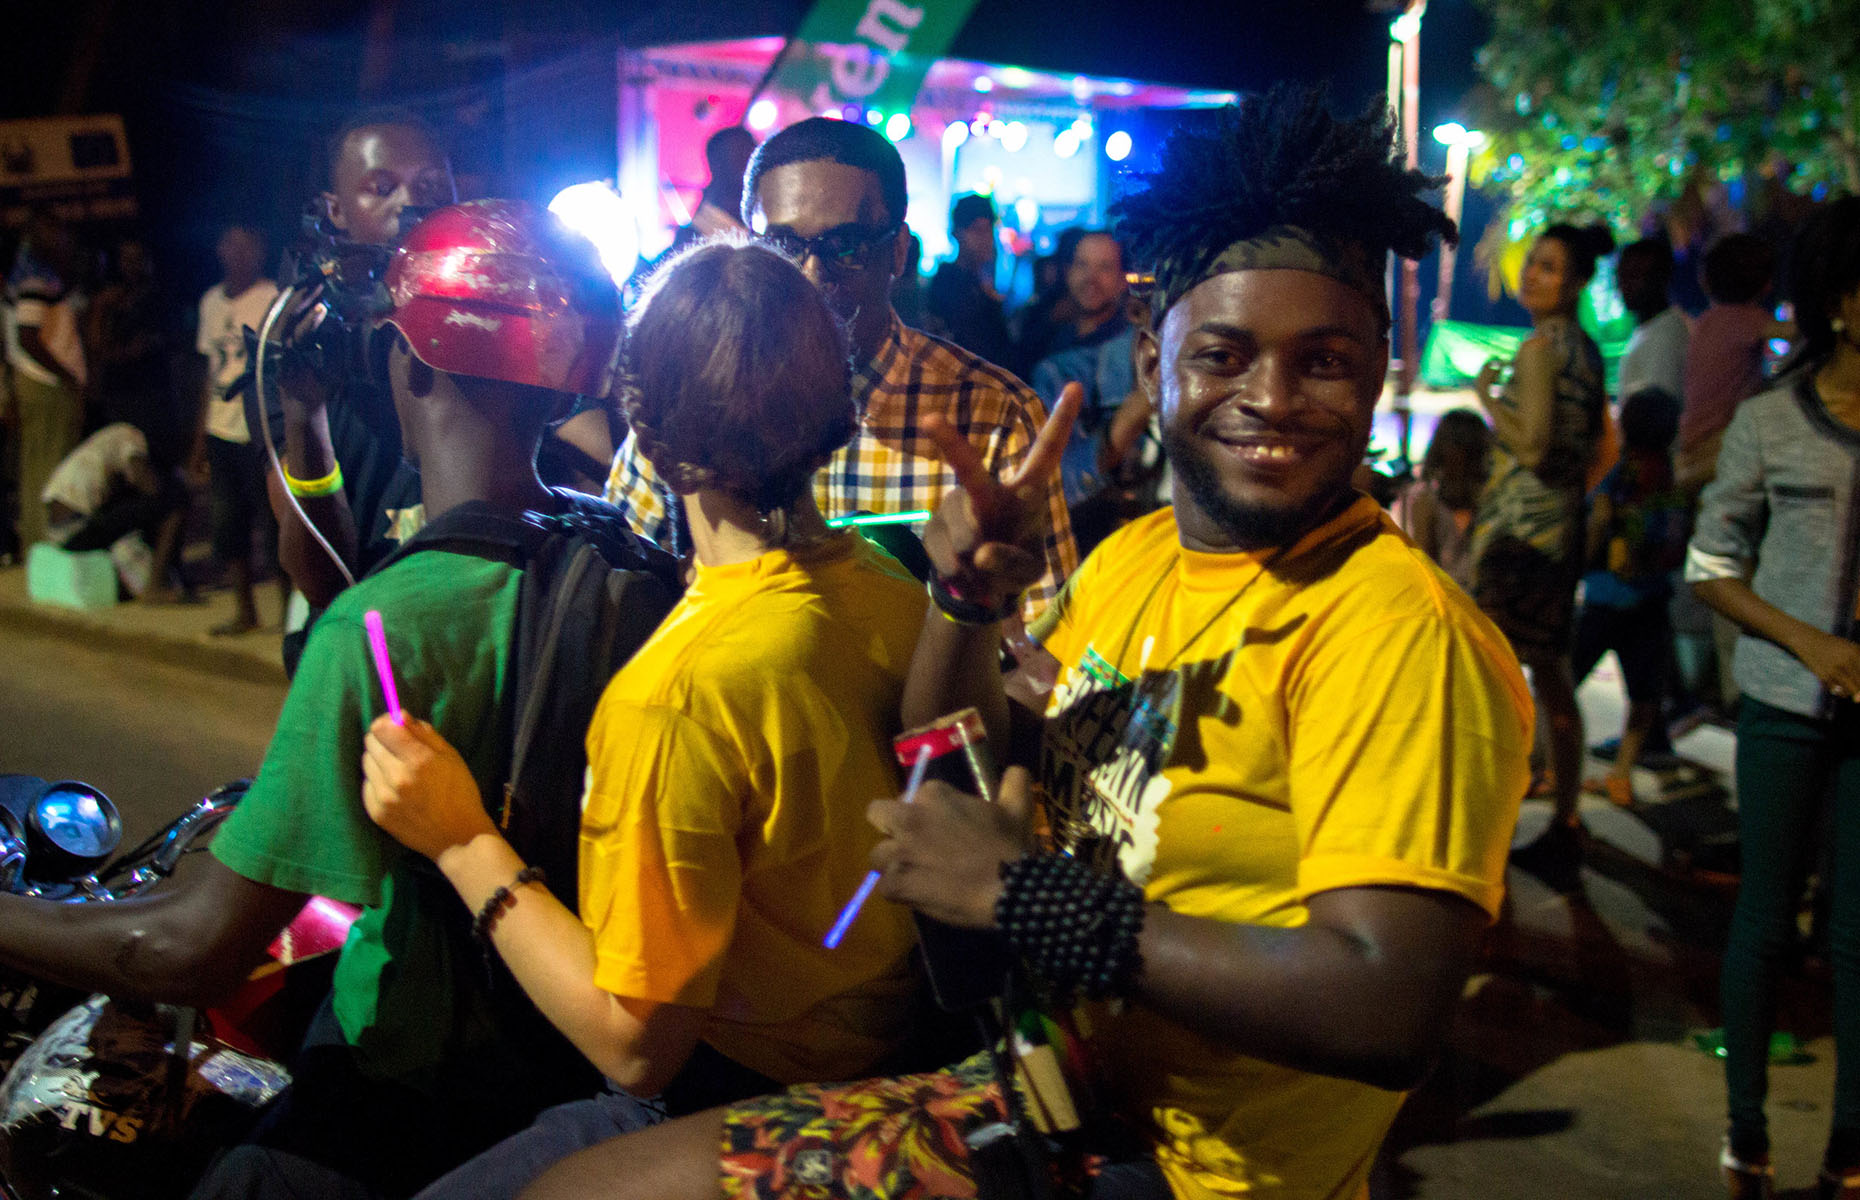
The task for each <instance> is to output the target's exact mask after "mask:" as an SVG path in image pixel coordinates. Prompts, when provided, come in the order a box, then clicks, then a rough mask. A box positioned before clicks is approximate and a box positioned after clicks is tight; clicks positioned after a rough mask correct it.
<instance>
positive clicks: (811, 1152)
mask: <svg viewBox="0 0 1860 1200" xmlns="http://www.w3.org/2000/svg"><path fill="white" fill-rule="evenodd" d="M1001 1119H1002V1104H1001V1088H1000V1086H999V1084H998V1083H997V1082H996V1080H995V1071H994V1066H993V1064H992V1063H991V1062H990V1061H989V1056H988V1054H987V1053H986V1052H983V1053H979V1054H976V1055H973V1056H972V1057H970V1058H967V1059H964V1060H963V1061H962V1062H959V1063H957V1064H956V1065H955V1066H953V1067H947V1068H945V1069H943V1070H941V1071H932V1072H929V1073H926V1074H922V1075H905V1076H901V1077H898V1078H894V1079H866V1080H861V1081H860V1082H858V1083H844V1084H802V1085H800V1086H797V1087H792V1088H789V1089H788V1090H787V1091H785V1092H779V1093H777V1094H775V1095H772V1096H759V1097H757V1098H756V1099H753V1100H745V1101H742V1102H740V1103H737V1104H732V1105H731V1106H730V1107H729V1108H728V1109H727V1110H726V1111H725V1113H724V1118H723V1192H724V1195H725V1196H727V1197H730V1198H731V1200H932V1198H948V1200H971V1198H972V1197H973V1196H974V1195H975V1179H974V1177H973V1175H972V1174H971V1172H970V1169H969V1151H968V1146H967V1145H966V1144H965V1143H964V1141H963V1137H964V1135H965V1134H967V1133H969V1132H970V1131H971V1130H973V1129H975V1128H977V1127H979V1126H982V1125H986V1124H988V1123H990V1122H993V1121H998V1120H1001Z"/></svg>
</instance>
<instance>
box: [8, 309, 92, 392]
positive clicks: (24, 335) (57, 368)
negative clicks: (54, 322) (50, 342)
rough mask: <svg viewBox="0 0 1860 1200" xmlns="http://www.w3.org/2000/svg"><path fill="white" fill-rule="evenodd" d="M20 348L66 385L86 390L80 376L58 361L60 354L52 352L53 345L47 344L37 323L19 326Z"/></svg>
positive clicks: (79, 390)
mask: <svg viewBox="0 0 1860 1200" xmlns="http://www.w3.org/2000/svg"><path fill="white" fill-rule="evenodd" d="M19 348H20V349H21V350H24V351H25V352H26V354H27V356H28V357H30V358H31V359H32V361H33V362H36V363H38V364H39V365H40V366H41V367H44V368H45V369H46V370H48V371H50V372H51V373H52V374H54V375H56V376H57V377H58V381H59V382H60V383H62V384H63V385H64V386H65V387H67V388H70V389H71V390H72V391H74V392H81V391H83V390H84V385H83V384H81V383H79V382H78V377H77V376H75V375H73V374H72V373H71V372H70V371H67V370H66V369H65V365H64V364H63V363H61V362H59V361H58V356H57V355H55V354H53V353H52V350H51V347H49V346H47V345H46V344H45V336H44V335H43V334H42V333H41V332H40V331H39V327H38V326H37V325H21V326H20V327H19Z"/></svg>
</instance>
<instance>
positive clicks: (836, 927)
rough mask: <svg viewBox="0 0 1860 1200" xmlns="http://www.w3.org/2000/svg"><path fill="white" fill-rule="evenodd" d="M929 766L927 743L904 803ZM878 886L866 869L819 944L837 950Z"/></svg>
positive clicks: (913, 767) (913, 769) (908, 783)
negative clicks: (850, 897) (857, 888)
mask: <svg viewBox="0 0 1860 1200" xmlns="http://www.w3.org/2000/svg"><path fill="white" fill-rule="evenodd" d="M929 766H930V747H929V745H928V744H925V745H923V746H920V747H918V750H917V761H916V762H914V763H912V764H911V777H910V779H909V780H908V781H906V783H905V784H904V803H906V804H910V803H912V802H913V801H915V800H916V799H917V789H918V788H920V787H922V786H923V785H924V771H925V770H926V769H927V768H928V767H929ZM877 886H878V872H877V871H867V872H866V873H865V878H864V879H863V880H861V881H860V883H859V890H858V891H856V892H854V893H853V894H852V899H851V900H848V901H847V902H846V907H845V908H842V909H840V915H839V919H837V920H836V921H834V922H833V928H831V929H829V930H827V936H826V939H825V940H824V941H822V942H821V945H823V946H825V947H826V948H827V949H829V950H838V949H839V948H840V942H841V941H842V940H844V939H845V937H846V931H847V930H849V929H851V928H852V923H853V922H854V921H855V920H857V919H858V918H859V910H860V909H861V908H863V907H865V902H866V900H868V899H869V898H870V897H871V895H872V889H873V888H875V887H877Z"/></svg>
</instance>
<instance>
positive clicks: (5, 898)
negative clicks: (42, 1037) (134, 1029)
mask: <svg viewBox="0 0 1860 1200" xmlns="http://www.w3.org/2000/svg"><path fill="white" fill-rule="evenodd" d="M304 899H305V897H304V896H303V894H302V893H299V892H287V891H284V890H282V889H279V888H274V887H270V886H268V885H266V884H262V883H254V882H253V881H251V880H249V879H247V878H245V876H243V875H240V874H238V873H237V872H235V871H233V870H232V869H231V868H229V867H227V866H225V865H223V864H222V863H221V862H220V861H219V860H218V859H215V858H211V857H207V858H205V860H204V861H201V862H198V863H193V864H190V866H189V869H188V870H187V871H186V872H184V873H183V874H181V875H179V876H176V877H175V878H174V879H171V880H169V881H168V882H167V883H166V884H164V885H162V886H161V887H159V888H157V889H155V890H154V891H152V892H150V893H149V894H148V895H146V896H141V897H137V898H135V899H133V900H123V901H119V902H116V903H110V904H57V903H52V902H50V901H45V900H34V899H30V898H27V897H24V896H12V895H4V894H0V960H4V961H5V962H7V963H8V964H9V965H11V966H14V967H16V968H18V969H20V970H22V971H25V972H27V973H29V974H32V975H36V976H38V977H40V978H43V979H49V980H52V981H54V982H57V983H62V984H65V985H67V986H70V987H78V988H89V989H92V990H96V991H104V992H109V993H110V994H111V995H114V996H134V997H138V998H141V999H146V1000H160V1001H167V1002H170V1003H178V1004H195V1005H206V1004H211V1003H214V1002H215V1001H217V1000H220V999H223V998H224V997H225V996H227V995H229V994H230V993H231V992H232V991H233V990H234V989H236V988H237V987H238V986H239V985H240V984H241V983H242V982H244V981H245V978H246V977H247V976H248V975H249V974H251V971H252V968H253V967H255V966H257V965H258V964H259V963H260V962H262V961H264V958H265V950H266V947H267V946H269V945H270V944H271V940H272V939H273V938H274V937H276V936H277V934H278V931H279V930H280V929H282V928H284V926H285V925H287V924H288V923H289V922H290V920H291V918H292V917H294V916H296V915H297V910H298V909H300V908H302V907H303V905H304Z"/></svg>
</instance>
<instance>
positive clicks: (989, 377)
mask: <svg viewBox="0 0 1860 1200" xmlns="http://www.w3.org/2000/svg"><path fill="white" fill-rule="evenodd" d="M853 398H854V400H855V401H856V402H857V404H858V407H859V417H860V419H859V431H858V432H857V433H856V434H854V435H853V439H852V441H851V442H849V443H847V444H846V446H844V447H843V448H841V449H840V450H837V451H835V452H834V455H833V458H832V460H831V461H829V462H828V463H827V465H826V466H825V467H824V468H822V469H821V471H820V473H819V474H818V475H816V476H815V477H814V499H815V500H816V501H817V502H818V503H819V505H820V511H821V513H822V515H824V516H826V517H828V518H829V519H831V518H833V517H843V516H849V515H851V514H853V513H858V512H869V513H897V512H914V511H919V510H926V511H927V510H932V509H934V508H935V507H936V505H937V502H938V501H939V500H941V499H942V498H943V494H944V493H945V492H947V491H948V490H949V489H950V488H953V487H955V486H956V473H955V472H954V471H952V470H950V469H949V467H947V466H946V465H944V463H943V460H942V459H940V458H938V457H937V452H936V444H935V443H933V442H932V441H931V440H930V439H929V438H928V437H927V436H925V434H924V433H923V432H922V423H923V419H924V417H925V416H926V415H928V414H929V413H932V412H937V413H941V414H943V417H944V419H945V420H947V421H948V422H949V423H950V424H951V426H953V427H954V428H956V429H958V430H960V431H961V432H962V433H963V435H964V436H966V437H967V438H968V439H969V443H970V445H972V446H974V447H975V449H976V452H977V453H978V454H980V455H981V458H982V464H983V465H984V466H986V467H987V468H988V470H989V471H990V472H992V473H993V474H994V475H995V476H996V477H999V476H1000V475H1001V474H1003V473H1004V472H1006V471H1007V470H1009V469H1010V468H1012V467H1015V466H1017V465H1019V464H1020V462H1021V461H1022V460H1023V459H1025V458H1026V457H1027V452H1028V451H1029V450H1030V449H1031V448H1032V446H1033V439H1034V435H1035V434H1036V433H1038V432H1039V428H1040V423H1041V422H1042V421H1044V420H1045V419H1046V410H1045V408H1044V407H1043V406H1042V405H1041V403H1040V398H1039V397H1038V396H1036V395H1034V394H1033V390H1032V389H1031V388H1029V387H1028V386H1027V385H1026V384H1024V383H1022V382H1021V381H1020V380H1018V379H1016V378H1015V377H1014V376H1013V375H1011V374H1009V373H1008V372H1007V371H1005V370H1003V369H1002V368H1000V367H997V366H995V365H994V364H993V363H990V362H988V361H986V360H985V359H981V358H978V357H976V356H975V355H973V354H971V353H969V352H968V351H967V350H964V349H962V348H961V347H960V346H955V345H952V344H950V343H949V342H946V341H943V340H942V339H940V338H935V337H932V336H930V335H929V334H927V333H924V332H922V331H920V330H916V329H911V328H909V327H908V326H906V325H905V324H904V323H903V322H902V321H900V320H898V318H897V316H896V315H895V314H894V315H893V316H892V318H891V330H890V332H889V333H887V334H886V336H885V341H884V343H883V344H882V345H881V346H880V347H879V350H878V353H877V354H876V355H874V356H873V358H872V360H871V361H870V362H868V363H866V364H865V365H864V366H862V367H860V368H859V369H858V370H857V371H855V372H854V373H853ZM607 499H608V500H610V501H612V502H613V503H615V504H617V505H619V506H620V507H621V508H622V509H624V510H625V511H626V515H627V521H628V522H629V523H630V524H631V525H632V526H633V528H634V530H635V531H637V532H638V533H639V534H640V535H641V536H642V537H646V538H650V539H651V540H653V541H655V542H658V543H659V544H660V545H663V546H670V545H671V544H672V541H673V535H672V531H673V527H674V525H675V523H676V521H677V520H678V514H679V511H680V510H679V507H678V505H676V504H674V503H673V499H674V497H673V496H672V493H671V489H669V488H667V487H666V486H665V485H664V484H662V483H660V482H659V479H658V477H657V476H656V475H655V474H654V473H653V470H652V464H651V463H649V462H647V461H646V457H645V456H644V455H643V454H640V453H639V451H638V447H637V445H636V443H635V441H634V439H633V435H632V434H630V433H629V434H628V435H627V438H626V441H625V442H623V443H621V446H620V452H619V453H618V454H616V455H615V456H614V466H613V470H612V472H611V473H609V475H608V476H607ZM1047 513H1048V518H1047V526H1046V574H1045V575H1044V576H1043V577H1041V579H1040V581H1039V582H1038V583H1036V584H1035V585H1034V586H1033V587H1032V588H1029V589H1028V591H1027V595H1026V596H1025V598H1024V600H1023V602H1022V615H1023V617H1024V618H1025V619H1026V620H1029V621H1031V620H1032V619H1033V618H1034V617H1035V616H1037V615H1039V613H1040V612H1041V610H1043V609H1044V608H1045V607H1046V606H1047V604H1048V603H1050V602H1051V601H1052V599H1053V597H1054V596H1055V595H1057V594H1058V592H1059V585H1060V584H1062V583H1064V582H1065V580H1066V576H1068V575H1070V574H1071V573H1072V569H1073V568H1074V567H1076V566H1077V565H1078V552H1077V550H1076V549H1075V548H1074V547H1073V544H1072V521H1071V518H1070V516H1069V515H1068V514H1067V512H1066V498H1065V492H1064V491H1063V490H1062V489H1061V487H1060V482H1059V474H1058V472H1054V474H1053V480H1052V483H1051V485H1050V486H1049V488H1048V489H1047Z"/></svg>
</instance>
